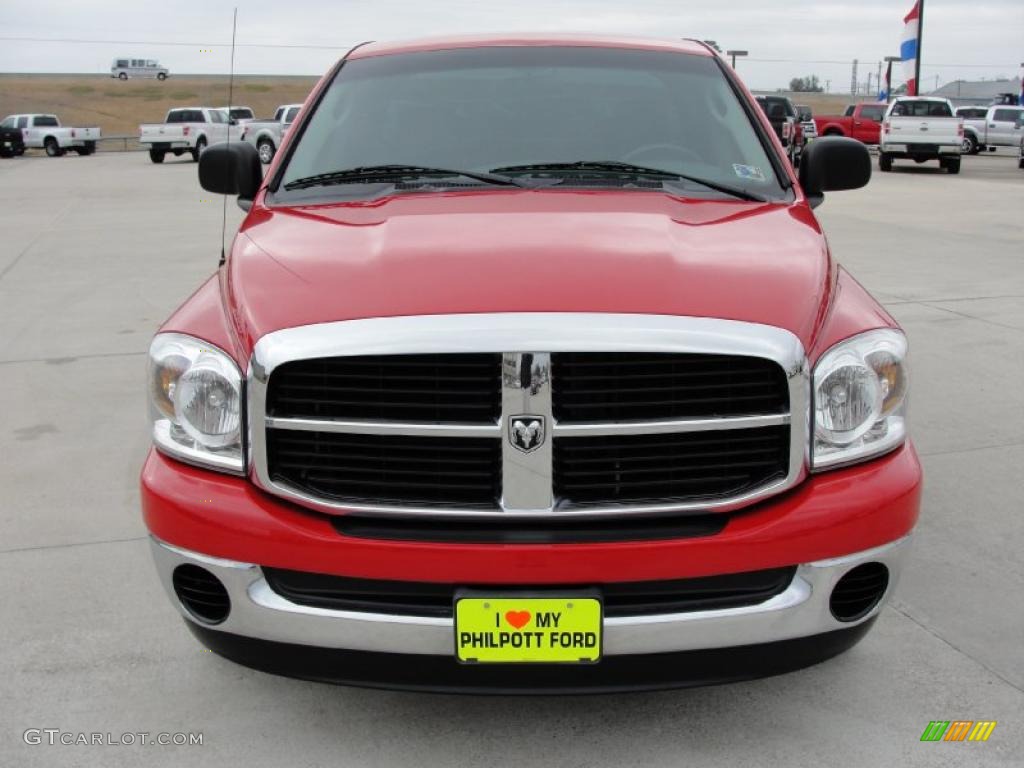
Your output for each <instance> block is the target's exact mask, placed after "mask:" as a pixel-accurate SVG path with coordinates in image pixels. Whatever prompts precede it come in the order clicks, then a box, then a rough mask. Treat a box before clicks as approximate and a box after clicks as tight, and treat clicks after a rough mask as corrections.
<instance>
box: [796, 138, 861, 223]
mask: <svg viewBox="0 0 1024 768" xmlns="http://www.w3.org/2000/svg"><path fill="white" fill-rule="evenodd" d="M870 180H871V155H870V154H868V148H867V147H866V146H864V145H863V144H862V143H861V142H859V141H857V140H856V139H849V138H846V137H844V136H824V137H822V138H820V139H815V140H814V141H812V142H811V143H810V144H808V145H807V147H806V148H805V149H804V152H803V156H802V157H801V158H800V186H801V187H802V188H803V190H804V194H805V195H806V196H807V200H808V202H809V203H810V204H811V207H812V208H816V207H817V206H819V205H821V203H822V202H823V201H824V200H825V193H826V192H838V191H840V190H844V189H860V188H861V187H863V186H865V185H866V184H867V183H868V182H869V181H870Z"/></svg>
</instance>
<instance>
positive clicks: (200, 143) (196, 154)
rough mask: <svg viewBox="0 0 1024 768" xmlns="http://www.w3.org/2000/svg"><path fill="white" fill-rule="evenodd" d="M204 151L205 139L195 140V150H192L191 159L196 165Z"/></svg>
mask: <svg viewBox="0 0 1024 768" xmlns="http://www.w3.org/2000/svg"><path fill="white" fill-rule="evenodd" d="M205 151H206V139H205V138H204V137H202V136H200V137H199V138H198V139H197V140H196V148H195V149H193V150H192V159H193V160H195V161H196V162H197V163H198V162H199V158H200V157H202V154H203V152H205Z"/></svg>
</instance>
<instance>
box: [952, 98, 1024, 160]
mask: <svg viewBox="0 0 1024 768" xmlns="http://www.w3.org/2000/svg"><path fill="white" fill-rule="evenodd" d="M957 111H958V112H959V110H957ZM1021 114H1024V107H1012V106H1001V105H1000V106H992V107H988V108H987V109H985V111H984V112H983V113H982V116H981V118H972V119H970V120H967V119H965V120H964V140H963V151H964V152H968V153H970V154H972V155H974V154H977V153H978V152H983V151H984V150H986V149H987V150H989V151H990V152H995V151H996V148H997V147H1015V146H1017V144H1019V143H1020V128H1019V127H1018V125H1017V118H1018V116H1020V115H1021Z"/></svg>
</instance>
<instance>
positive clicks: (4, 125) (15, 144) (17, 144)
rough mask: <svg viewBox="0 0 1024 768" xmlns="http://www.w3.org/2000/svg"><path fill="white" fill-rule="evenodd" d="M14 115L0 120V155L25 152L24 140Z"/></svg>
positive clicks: (11, 155) (5, 155)
mask: <svg viewBox="0 0 1024 768" xmlns="http://www.w3.org/2000/svg"><path fill="white" fill-rule="evenodd" d="M16 123H17V120H16V119H15V117H14V116H11V117H8V118H6V119H4V120H3V121H0V157H14V156H15V155H23V154H25V140H24V138H23V137H22V135H21V129H20V128H18V127H17V125H16Z"/></svg>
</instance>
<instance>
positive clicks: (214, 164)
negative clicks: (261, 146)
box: [199, 141, 263, 211]
mask: <svg viewBox="0 0 1024 768" xmlns="http://www.w3.org/2000/svg"><path fill="white" fill-rule="evenodd" d="M262 183H263V166H262V165H261V164H260V155H259V152H257V151H256V148H255V147H254V146H253V145H252V144H246V143H244V142H240V141H236V142H232V143H230V144H227V143H223V144H214V145H213V146H212V147H210V148H209V149H207V150H206V151H205V152H203V154H202V155H200V156H199V184H200V185H201V186H202V188H203V189H205V190H206V191H207V192H215V193H217V194H218V195H238V205H239V207H241V208H242V209H243V210H246V211H247V210H249V207H250V206H251V205H252V201H253V199H255V197H256V193H257V192H258V191H259V188H260V185H261V184H262Z"/></svg>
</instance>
